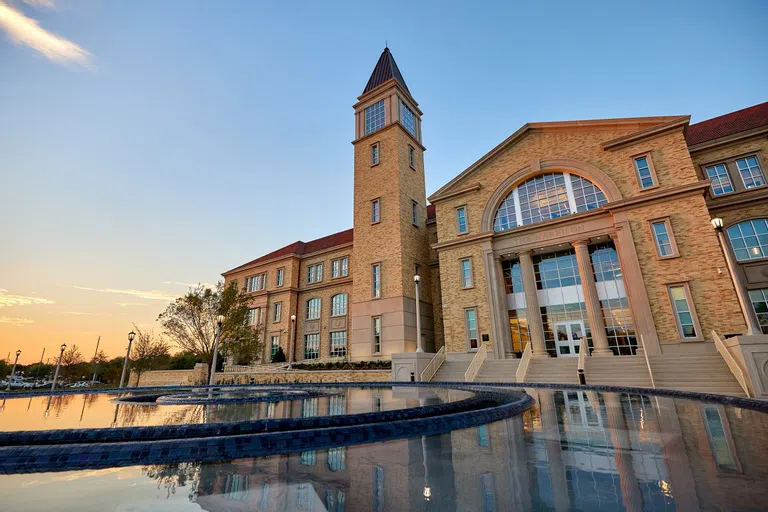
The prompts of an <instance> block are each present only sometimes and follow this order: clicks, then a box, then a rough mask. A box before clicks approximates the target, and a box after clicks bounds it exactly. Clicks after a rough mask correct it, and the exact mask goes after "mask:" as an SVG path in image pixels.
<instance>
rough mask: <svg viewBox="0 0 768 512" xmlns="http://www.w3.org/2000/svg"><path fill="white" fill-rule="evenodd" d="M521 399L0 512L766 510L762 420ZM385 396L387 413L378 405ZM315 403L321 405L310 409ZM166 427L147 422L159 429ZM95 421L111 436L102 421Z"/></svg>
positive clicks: (595, 399)
mask: <svg viewBox="0 0 768 512" xmlns="http://www.w3.org/2000/svg"><path fill="white" fill-rule="evenodd" d="M345 391H346V393H345V394H343V395H335V396H345V400H344V404H343V405H338V404H337V405H335V407H339V408H342V409H343V410H338V411H337V412H338V413H340V414H349V413H351V412H352V411H353V410H361V411H363V410H364V411H370V410H372V409H375V408H376V407H379V406H380V407H387V405H386V404H395V403H398V400H402V401H401V402H400V404H401V406H402V407H405V406H409V405H410V406H418V405H420V404H423V402H424V401H423V400H422V401H421V402H420V401H418V400H416V401H415V402H414V401H413V400H410V401H409V399H408V398H397V397H396V395H397V391H398V390H396V389H395V390H393V389H389V388H381V389H375V390H371V389H368V390H366V391H370V393H369V394H367V395H366V394H361V395H359V396H360V399H359V400H357V399H356V398H352V395H354V394H355V393H356V392H359V391H362V390H358V389H347V390H345ZM526 391H527V392H528V393H529V394H530V395H531V396H533V398H534V399H535V402H536V403H535V405H534V406H533V407H532V408H530V409H528V410H526V411H525V412H523V413H522V414H519V415H517V416H514V417H510V418H507V419H504V420H502V421H496V422H493V423H489V424H485V425H479V426H476V427H473V428H468V429H461V430H454V431H452V432H449V433H445V434H439V435H431V436H418V437H412V438H408V439H399V440H394V441H386V442H380V443H372V444H362V445H355V444H348V445H345V446H338V447H332V448H328V449H322V450H308V451H302V452H297V453H288V454H281V455H274V456H269V457H259V458H235V459H231V460H221V461H217V462H211V463H198V462H196V461H195V460H194V459H193V458H192V459H191V460H188V461H185V462H181V463H176V464H165V465H163V464H160V465H158V464H154V465H143V464H136V465H134V466H128V467H119V468H107V469H99V470H82V471H63V472H55V473H30V474H15V475H0V496H1V497H2V498H1V499H2V510H8V511H10V510H24V511H29V510H76V511H97V510H98V511H102V510H158V511H159V510H163V511H165V510H171V511H176V510H178V511H182V510H184V511H186V510H208V511H246V510H249V511H250V510H257V511H300V510H312V511H326V510H327V511H334V512H335V511H361V510H375V511H385V510H386V511H400V510H412V511H418V510H439V511H441V512H445V511H467V510H479V511H506V510H557V511H563V510H606V511H608V510H635V511H640V510H665V511H667V510H765V509H766V507H767V506H768V421H766V420H768V415H766V414H763V413H760V412H756V411H752V410H747V409H740V408H735V407H729V406H723V405H718V404H710V403H703V402H696V401H691V400H682V399H673V398H665V397H655V396H645V395H634V394H620V393H601V392H596V391H581V390H578V391H577V390H567V391H565V390H564V391H561V390H548V389H528V390H526ZM378 392H381V396H382V399H381V404H380V405H377V403H378V402H374V399H375V397H376V396H377V393H378ZM387 393H389V395H387ZM393 393H394V394H393ZM441 393H442V394H443V395H444V396H441ZM450 393H452V394H453V395H452V396H453V397H454V398H451V397H450V396H448V392H447V391H445V390H440V391H438V390H434V396H433V397H432V399H433V400H441V401H442V400H445V401H450V400H461V399H462V397H463V396H466V395H462V393H468V392H466V391H459V390H451V391H450ZM468 394H469V393H468ZM363 397H364V398H363ZM27 400H28V399H27ZM35 400H36V399H33V401H32V405H31V406H30V410H33V409H34V408H35V407H36V406H35V403H36V402H35ZM92 400H93V405H92V408H93V409H89V408H88V404H87V403H86V404H85V405H83V403H82V396H80V397H78V396H73V397H72V398H71V399H70V401H69V402H68V405H67V404H62V406H61V407H60V409H61V410H60V413H59V414H60V416H61V417H62V418H65V417H66V418H69V419H66V420H61V421H62V423H60V424H59V425H65V424H66V425H72V424H73V423H77V421H78V420H77V416H78V414H80V409H83V408H84V410H85V412H84V413H82V417H83V420H80V421H86V420H85V418H88V415H89V414H90V413H92V414H93V415H94V416H95V417H96V416H98V417H99V418H101V416H100V414H101V413H98V412H97V410H98V408H100V407H105V409H106V410H109V409H114V406H115V404H114V402H112V401H111V398H110V399H109V400H106V401H104V402H103V405H99V404H102V398H98V399H92ZM314 400H317V403H318V406H317V408H316V409H315V408H314V406H305V405H304V404H306V403H311V402H307V401H314ZM332 400H333V396H329V397H317V398H308V399H304V404H302V403H301V401H298V402H297V403H293V402H296V401H290V402H285V404H286V407H285V410H286V411H293V410H294V407H296V408H297V411H301V412H300V414H317V415H324V414H331V413H330V409H329V408H330V407H331V405H332ZM336 400H337V401H338V400H339V399H336ZM390 400H391V401H390ZM45 401H47V398H46V399H45ZM363 402H365V403H363ZM10 403H11V400H9V401H8V404H10ZM8 404H6V409H5V411H4V412H3V414H2V415H0V430H4V431H7V430H9V429H10V427H11V426H12V425H17V426H18V425H20V423H18V422H17V423H14V422H15V421H18V420H13V419H9V418H8V413H9V411H11V410H14V411H16V412H17V413H18V414H22V413H21V411H18V410H16V409H11V408H10V407H9V405H8ZM287 404H290V406H288V405H287ZM251 405H253V404H249V405H247V407H250V406H251ZM258 405H259V407H261V409H255V410H251V412H249V413H247V414H260V415H261V414H265V413H264V410H263V407H264V406H266V405H267V404H266V403H261V404H258ZM239 406H242V404H240V405H239ZM391 406H394V405H391ZM13 407H16V406H13ZM150 407H156V408H161V407H200V406H196V405H195V406H172V405H168V406H160V405H151V406H150ZM208 407H218V406H208ZM70 410H73V411H75V412H74V413H73V414H74V416H73V418H74V419H72V418H70ZM89 411H90V412H89ZM39 412H40V411H37V412H36V413H35V414H36V415H37V416H39ZM227 414H229V413H227ZM247 414H246V413H242V415H239V416H238V417H243V415H247ZM286 414H288V413H287V412H286ZM291 414H293V413H291ZM296 414H299V412H297V413H296ZM53 416H54V414H53V413H50V414H49V416H48V418H51V417H53ZM158 418H159V417H158ZM158 418H155V419H154V420H152V421H155V422H156V421H164V420H160V419H158ZM208 420H210V417H208ZM220 420H221V419H219V420H217V421H220ZM94 421H95V420H94ZM200 421H203V420H200ZM109 422H110V418H108V417H107V423H108V424H109ZM95 423H98V424H99V426H103V423H101V419H100V420H99V421H98V422H96V421H95ZM121 424H123V425H127V424H129V423H127V422H125V421H123V423H121ZM155 424H157V423H155ZM78 425H80V426H82V423H78ZM23 428H28V427H23ZM45 428H51V427H50V424H49V426H48V427H45ZM62 428H63V427H62Z"/></svg>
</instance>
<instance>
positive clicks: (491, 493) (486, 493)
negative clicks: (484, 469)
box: [480, 473, 496, 512]
mask: <svg viewBox="0 0 768 512" xmlns="http://www.w3.org/2000/svg"><path fill="white" fill-rule="evenodd" d="M493 480H494V478H493V473H483V474H482V475H480V487H481V491H482V493H483V503H484V505H483V507H484V510H485V512H496V484H495V483H494V481H493Z"/></svg>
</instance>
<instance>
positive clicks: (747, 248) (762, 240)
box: [728, 219, 768, 261]
mask: <svg viewBox="0 0 768 512" xmlns="http://www.w3.org/2000/svg"><path fill="white" fill-rule="evenodd" d="M728 238H729V239H730V240H731V247H733V252H734V253H736V259H737V260H739V261H746V260H756V259H758V258H765V257H768V220H767V219H755V220H747V221H744V222H741V223H739V224H736V225H734V226H731V227H729V228H728Z"/></svg>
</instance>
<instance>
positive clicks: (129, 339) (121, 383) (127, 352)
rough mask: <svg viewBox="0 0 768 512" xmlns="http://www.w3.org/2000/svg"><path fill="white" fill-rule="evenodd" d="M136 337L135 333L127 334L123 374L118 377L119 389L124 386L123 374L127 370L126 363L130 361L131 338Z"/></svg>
mask: <svg viewBox="0 0 768 512" xmlns="http://www.w3.org/2000/svg"><path fill="white" fill-rule="evenodd" d="M135 336H136V333H135V332H133V331H131V332H129V333H128V350H127V351H126V353H125V361H123V374H122V375H120V389H122V388H123V384H125V372H126V370H128V361H130V359H131V345H132V344H133V338H134V337H135Z"/></svg>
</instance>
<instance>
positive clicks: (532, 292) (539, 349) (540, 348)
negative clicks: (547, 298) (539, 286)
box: [518, 251, 549, 357]
mask: <svg viewBox="0 0 768 512" xmlns="http://www.w3.org/2000/svg"><path fill="white" fill-rule="evenodd" d="M532 255H533V253H532V252H531V251H523V252H521V253H518V256H519V257H520V273H521V274H522V277H523V291H524V292H525V311H526V318H527V319H528V332H529V333H530V335H531V344H532V348H533V357H549V353H548V352H547V345H546V343H545V342H544V325H543V324H542V322H541V308H540V307H539V295H538V292H537V290H536V275H535V273H534V269H533V258H532V257H531V256H532Z"/></svg>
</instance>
